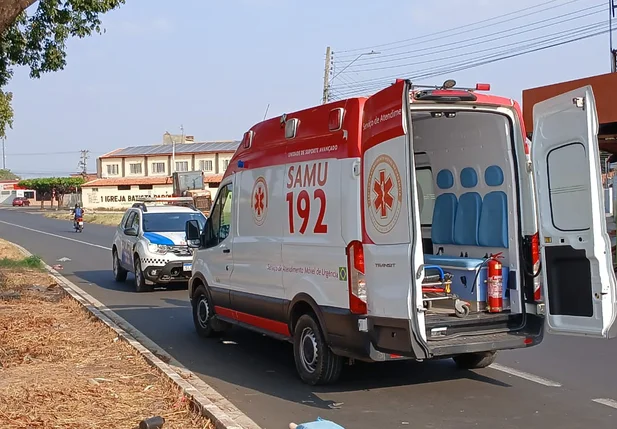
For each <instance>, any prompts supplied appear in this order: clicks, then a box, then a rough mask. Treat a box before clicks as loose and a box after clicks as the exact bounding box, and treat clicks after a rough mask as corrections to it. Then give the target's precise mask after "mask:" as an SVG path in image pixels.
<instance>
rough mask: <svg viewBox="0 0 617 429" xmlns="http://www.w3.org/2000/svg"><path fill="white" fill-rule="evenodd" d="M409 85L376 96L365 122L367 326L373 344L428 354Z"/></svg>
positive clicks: (370, 101)
mask: <svg viewBox="0 0 617 429" xmlns="http://www.w3.org/2000/svg"><path fill="white" fill-rule="evenodd" d="M408 100H409V83H408V82H405V81H400V82H397V83H396V84H394V85H392V86H390V87H388V88H386V89H384V90H382V91H380V92H378V93H376V94H374V95H372V96H371V97H370V98H369V99H368V100H367V101H366V104H365V106H364V118H363V123H362V218H363V228H362V229H363V231H362V235H363V244H364V266H365V268H366V288H367V293H366V296H367V304H368V305H367V307H368V319H369V329H370V331H371V335H372V341H373V345H374V346H375V348H377V349H378V350H380V351H388V350H392V351H404V352H406V353H409V354H413V355H415V356H424V355H425V354H426V353H427V350H426V349H425V348H423V346H422V345H423V343H424V341H425V332H424V331H425V328H424V314H423V313H420V312H418V311H417V310H416V308H418V306H421V303H422V290H421V281H422V277H423V272H421V273H420V277H419V278H416V276H415V272H416V270H415V269H414V267H419V266H421V265H422V264H423V263H424V256H423V255H422V241H421V239H420V236H421V229H420V228H421V226H420V219H419V209H418V207H417V205H418V204H417V203H416V202H415V201H416V200H415V198H414V196H415V195H416V194H417V188H416V181H415V175H413V174H411V172H412V171H414V158H413V147H412V141H411V136H412V133H411V123H410V122H409V108H408Z"/></svg>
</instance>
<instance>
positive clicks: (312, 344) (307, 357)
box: [293, 314, 343, 386]
mask: <svg viewBox="0 0 617 429" xmlns="http://www.w3.org/2000/svg"><path fill="white" fill-rule="evenodd" d="M293 349H294V360H295V362H296V371H297V372H298V375H299V376H300V378H301V379H302V381H304V382H305V383H306V384H309V385H311V386H314V385H317V384H329V383H334V382H336V381H337V380H338V378H339V377H340V375H341V370H342V369H343V358H342V357H340V356H337V355H335V354H334V353H332V350H330V347H328V344H327V343H326V341H325V339H324V336H323V334H322V332H321V328H320V326H319V323H318V322H317V321H316V320H315V318H314V317H313V316H311V315H308V314H305V315H303V316H301V317H300V319H298V323H296V327H295V329H294V341H293Z"/></svg>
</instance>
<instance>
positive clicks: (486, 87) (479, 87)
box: [476, 83, 491, 91]
mask: <svg viewBox="0 0 617 429" xmlns="http://www.w3.org/2000/svg"><path fill="white" fill-rule="evenodd" d="M490 90H491V84H490V83H476V91H490Z"/></svg>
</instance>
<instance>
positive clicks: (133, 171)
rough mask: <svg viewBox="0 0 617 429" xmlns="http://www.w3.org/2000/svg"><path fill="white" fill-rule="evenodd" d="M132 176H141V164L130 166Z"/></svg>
mask: <svg viewBox="0 0 617 429" xmlns="http://www.w3.org/2000/svg"><path fill="white" fill-rule="evenodd" d="M129 171H130V172H131V174H141V163H136V164H129Z"/></svg>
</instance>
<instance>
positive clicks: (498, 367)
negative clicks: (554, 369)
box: [488, 363, 561, 387]
mask: <svg viewBox="0 0 617 429" xmlns="http://www.w3.org/2000/svg"><path fill="white" fill-rule="evenodd" d="M488 368H491V369H494V370H496V371H501V372H503V373H506V374H508V375H512V376H514V377H519V378H522V379H524V380H527V381H531V382H533V383H537V384H541V385H543V386H546V387H561V383H557V382H556V381H553V380H549V379H548V378H544V377H540V376H539V375H535V374H531V373H529V372H525V371H521V370H519V369H515V368H510V367H509V366H505V365H501V364H499V363H492V364H490V365H489V366H488Z"/></svg>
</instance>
